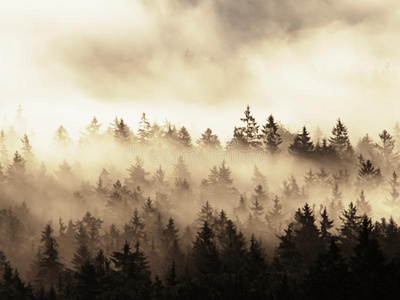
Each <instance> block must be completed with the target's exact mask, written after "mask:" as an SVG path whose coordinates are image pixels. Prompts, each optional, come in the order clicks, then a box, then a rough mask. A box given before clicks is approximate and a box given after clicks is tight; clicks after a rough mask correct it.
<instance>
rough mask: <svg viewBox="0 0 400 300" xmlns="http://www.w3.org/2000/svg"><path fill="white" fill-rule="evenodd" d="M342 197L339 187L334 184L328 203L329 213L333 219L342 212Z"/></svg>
mask: <svg viewBox="0 0 400 300" xmlns="http://www.w3.org/2000/svg"><path fill="white" fill-rule="evenodd" d="M342 200H343V195H342V192H341V191H340V189H339V185H337V184H335V185H334V186H333V187H332V199H331V203H330V213H331V214H332V215H333V217H334V219H336V216H338V215H339V213H340V212H341V211H342V210H343V202H342Z"/></svg>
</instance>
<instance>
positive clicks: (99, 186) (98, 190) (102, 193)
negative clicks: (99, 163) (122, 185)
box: [94, 176, 109, 201]
mask: <svg viewBox="0 0 400 300" xmlns="http://www.w3.org/2000/svg"><path fill="white" fill-rule="evenodd" d="M94 192H95V194H96V196H97V197H98V198H99V199H102V200H103V201H105V200H106V198H107V195H108V193H109V191H108V189H107V188H106V187H104V185H103V179H102V178H101V176H99V179H98V180H97V182H96V187H95V188H94Z"/></svg>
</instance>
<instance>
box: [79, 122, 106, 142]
mask: <svg viewBox="0 0 400 300" xmlns="http://www.w3.org/2000/svg"><path fill="white" fill-rule="evenodd" d="M101 125H102V124H101V123H99V121H98V120H97V118H96V116H93V119H92V121H91V122H90V123H89V124H88V125H87V126H85V131H84V132H81V137H80V140H79V142H80V144H82V145H88V144H92V143H96V142H99V140H100V137H101V135H100V127H101Z"/></svg>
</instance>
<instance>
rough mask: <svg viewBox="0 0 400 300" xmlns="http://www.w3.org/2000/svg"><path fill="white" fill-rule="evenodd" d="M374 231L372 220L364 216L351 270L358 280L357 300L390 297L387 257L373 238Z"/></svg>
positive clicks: (355, 292)
mask: <svg viewBox="0 0 400 300" xmlns="http://www.w3.org/2000/svg"><path fill="white" fill-rule="evenodd" d="M373 229H374V227H373V225H372V222H371V220H370V219H369V218H368V217H367V216H364V217H363V218H362V220H361V226H360V233H359V235H358V239H357V243H356V245H355V247H354V256H352V257H351V263H350V270H351V272H352V274H353V276H354V277H355V278H356V280H355V281H354V286H353V288H354V294H355V295H354V296H355V297H356V299H376V298H377V297H381V296H383V295H385V296H386V297H387V296H389V295H390V293H389V291H388V290H387V287H388V284H387V278H386V276H385V275H386V274H387V273H386V270H385V264H386V257H385V255H384V253H383V251H382V250H381V248H380V246H379V243H378V241H377V240H376V238H374V236H373Z"/></svg>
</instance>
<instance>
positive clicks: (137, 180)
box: [126, 156, 150, 189]
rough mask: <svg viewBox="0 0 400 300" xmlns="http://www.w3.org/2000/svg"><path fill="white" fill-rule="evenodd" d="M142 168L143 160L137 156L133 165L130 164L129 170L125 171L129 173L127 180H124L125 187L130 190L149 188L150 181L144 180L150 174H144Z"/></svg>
mask: <svg viewBox="0 0 400 300" xmlns="http://www.w3.org/2000/svg"><path fill="white" fill-rule="evenodd" d="M143 166H144V163H143V160H141V159H140V158H139V157H138V156H137V157H136V162H135V164H132V165H131V166H130V167H129V169H127V170H128V172H129V178H128V179H127V180H126V185H127V186H128V187H130V188H131V189H132V188H136V187H138V186H139V187H140V188H141V189H147V188H148V187H150V181H149V180H148V179H147V178H146V176H148V175H150V173H149V172H146V170H145V169H144V168H143Z"/></svg>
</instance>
